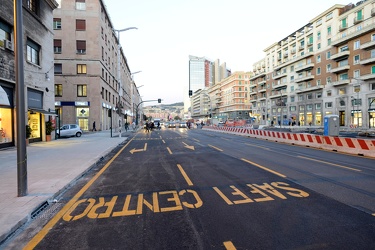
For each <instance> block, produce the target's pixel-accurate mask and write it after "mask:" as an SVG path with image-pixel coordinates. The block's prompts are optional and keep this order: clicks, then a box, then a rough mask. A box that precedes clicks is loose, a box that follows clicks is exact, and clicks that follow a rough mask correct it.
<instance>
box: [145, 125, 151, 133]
mask: <svg viewBox="0 0 375 250" xmlns="http://www.w3.org/2000/svg"><path fill="white" fill-rule="evenodd" d="M149 126H150V125H149V124H148V122H146V124H145V130H146V132H147V133H148V132H150V131H149V130H150V127H149Z"/></svg>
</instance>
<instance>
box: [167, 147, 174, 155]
mask: <svg viewBox="0 0 375 250" xmlns="http://www.w3.org/2000/svg"><path fill="white" fill-rule="evenodd" d="M167 150H168V152H169V154H170V155H171V154H173V153H172V151H171V150H170V148H169V147H167Z"/></svg>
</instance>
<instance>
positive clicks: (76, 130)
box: [56, 124, 82, 137]
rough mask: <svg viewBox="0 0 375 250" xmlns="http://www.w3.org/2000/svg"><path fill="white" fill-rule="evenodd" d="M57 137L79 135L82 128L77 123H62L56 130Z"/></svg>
mask: <svg viewBox="0 0 375 250" xmlns="http://www.w3.org/2000/svg"><path fill="white" fill-rule="evenodd" d="M56 133H57V136H58V137H71V136H77V137H81V135H82V130H81V128H80V127H79V126H78V125H77V124H65V125H62V126H61V128H60V130H57V131H56Z"/></svg>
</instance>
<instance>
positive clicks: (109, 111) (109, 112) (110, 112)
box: [108, 109, 112, 117]
mask: <svg viewBox="0 0 375 250" xmlns="http://www.w3.org/2000/svg"><path fill="white" fill-rule="evenodd" d="M108 117H112V109H108Z"/></svg>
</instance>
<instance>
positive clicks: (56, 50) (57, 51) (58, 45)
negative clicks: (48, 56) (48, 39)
mask: <svg viewBox="0 0 375 250" xmlns="http://www.w3.org/2000/svg"><path fill="white" fill-rule="evenodd" d="M53 52H54V53H55V54H60V53H61V40H60V39H53Z"/></svg>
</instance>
